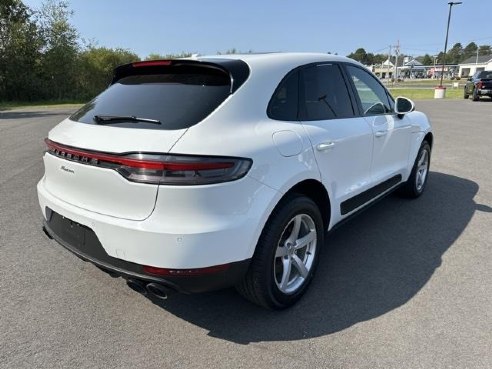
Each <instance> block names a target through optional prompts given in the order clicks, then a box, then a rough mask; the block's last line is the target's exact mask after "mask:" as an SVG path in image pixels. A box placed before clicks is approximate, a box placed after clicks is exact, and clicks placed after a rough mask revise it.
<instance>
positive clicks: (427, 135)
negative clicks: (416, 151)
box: [422, 132, 434, 150]
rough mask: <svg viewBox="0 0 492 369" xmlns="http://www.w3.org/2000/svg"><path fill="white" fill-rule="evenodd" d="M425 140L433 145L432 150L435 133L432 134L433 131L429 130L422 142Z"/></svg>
mask: <svg viewBox="0 0 492 369" xmlns="http://www.w3.org/2000/svg"><path fill="white" fill-rule="evenodd" d="M423 141H427V142H428V143H429V146H430V147H431V150H432V146H433V144H434V135H433V134H432V132H427V134H426V135H425V137H424V139H423V140H422V142H423Z"/></svg>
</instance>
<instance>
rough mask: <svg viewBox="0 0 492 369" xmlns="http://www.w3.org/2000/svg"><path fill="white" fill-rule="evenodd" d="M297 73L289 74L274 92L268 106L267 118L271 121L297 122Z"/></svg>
mask: <svg viewBox="0 0 492 369" xmlns="http://www.w3.org/2000/svg"><path fill="white" fill-rule="evenodd" d="M298 105H299V72H298V71H297V70H295V71H293V72H291V73H289V74H288V75H287V76H286V77H285V78H284V80H283V81H282V82H281V83H280V85H279V86H278V87H277V89H276V90H275V93H274V94H273V96H272V98H271V100H270V103H269V104H268V111H267V113H268V116H269V117H270V118H272V119H277V120H285V121H296V120H298Z"/></svg>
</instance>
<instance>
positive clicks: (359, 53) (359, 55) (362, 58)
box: [347, 47, 367, 64]
mask: <svg viewBox="0 0 492 369" xmlns="http://www.w3.org/2000/svg"><path fill="white" fill-rule="evenodd" d="M347 57H349V58H351V59H354V60H357V61H358V62H359V63H362V64H367V52H366V50H365V49H364V48H362V47H360V48H358V49H357V50H355V52H353V53H350V54H349V55H347Z"/></svg>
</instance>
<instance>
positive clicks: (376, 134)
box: [374, 131, 388, 137]
mask: <svg viewBox="0 0 492 369" xmlns="http://www.w3.org/2000/svg"><path fill="white" fill-rule="evenodd" d="M387 134H388V131H377V132H376V133H375V134H374V136H376V137H383V136H386V135H387Z"/></svg>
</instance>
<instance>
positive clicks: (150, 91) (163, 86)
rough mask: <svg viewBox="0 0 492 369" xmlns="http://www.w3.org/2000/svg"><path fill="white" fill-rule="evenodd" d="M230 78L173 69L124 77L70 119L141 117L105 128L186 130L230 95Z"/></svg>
mask: <svg viewBox="0 0 492 369" xmlns="http://www.w3.org/2000/svg"><path fill="white" fill-rule="evenodd" d="M230 89H231V79H230V77H229V75H228V74H227V73H225V72H223V71H221V70H219V69H214V68H200V67H190V66H185V67H173V68H168V70H167V71H164V72H162V73H161V72H159V74H147V73H146V74H139V75H131V76H128V77H124V78H122V79H120V80H118V81H117V82H116V83H114V84H113V85H111V86H110V87H109V88H108V89H107V90H105V91H104V92H102V93H101V94H100V95H98V96H97V97H96V98H94V99H93V100H92V101H91V102H89V103H88V104H86V105H85V106H84V107H82V108H81V109H80V110H79V111H77V112H76V113H75V114H73V115H72V116H71V117H70V119H72V120H74V121H77V122H80V123H87V124H101V122H100V121H99V123H98V122H96V120H97V119H95V118H94V117H95V116H105V117H108V116H112V117H114V116H118V117H125V116H130V117H138V118H144V119H150V120H156V121H159V122H161V124H155V123H150V122H142V121H125V120H124V119H121V120H111V121H110V122H109V121H105V122H104V124H105V125H110V126H111V127H131V128H145V129H183V128H188V127H191V126H193V125H195V124H197V123H198V122H200V121H202V120H203V119H204V118H206V117H207V116H208V115H209V114H210V113H211V112H212V111H214V110H215V109H216V108H217V107H218V106H219V105H220V104H221V103H222V102H223V101H224V100H225V99H226V98H227V96H229V94H230Z"/></svg>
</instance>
